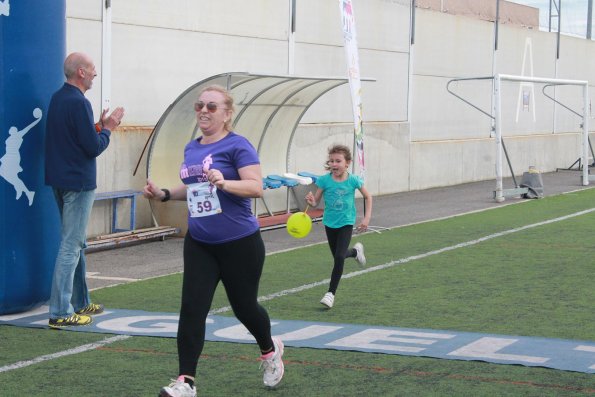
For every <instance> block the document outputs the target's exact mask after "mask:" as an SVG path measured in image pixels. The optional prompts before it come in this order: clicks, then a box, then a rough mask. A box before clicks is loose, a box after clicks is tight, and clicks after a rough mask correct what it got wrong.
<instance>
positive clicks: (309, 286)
mask: <svg viewBox="0 0 595 397" xmlns="http://www.w3.org/2000/svg"><path fill="white" fill-rule="evenodd" d="M593 211H595V208H590V209H588V210H584V211H579V212H575V213H574V214H569V215H565V216H561V217H559V218H554V219H549V220H546V221H543V222H538V223H533V224H531V225H525V226H521V227H517V228H514V229H509V230H505V231H502V232H498V233H494V234H490V235H488V236H484V237H481V238H478V239H475V240H470V241H467V242H464V243H459V244H455V245H451V246H449V247H444V248H440V249H437V250H434V251H429V252H426V253H424V254H419V255H413V256H410V257H407V258H403V259H398V260H394V261H390V262H388V263H385V264H383V265H378V266H373V267H369V268H366V269H363V270H358V271H355V272H351V273H347V274H344V275H343V277H342V278H352V277H357V276H360V275H362V274H366V273H370V272H375V271H378V270H383V269H388V268H390V267H394V266H396V265H401V264H403V263H408V262H411V261H414V260H417V259H423V258H427V257H430V256H433V255H438V254H441V253H443V252H448V251H453V250H455V249H459V248H464V247H469V246H472V245H476V244H479V243H481V242H484V241H488V240H492V239H494V238H497V237H502V236H506V235H508V234H512V233H516V232H520V231H523V230H527V229H532V228H535V227H539V226H544V225H548V224H551V223H555V222H560V221H564V220H566V219H570V218H574V217H577V216H581V215H585V214H588V213H591V212H593ZM329 281H330V279H324V280H321V281H317V282H314V283H310V284H305V285H302V286H299V287H296V288H290V289H286V290H283V291H279V292H275V293H273V294H269V295H265V296H261V297H259V298H258V301H259V302H264V301H268V300H272V299H275V298H279V297H282V296H286V295H290V294H294V293H297V292H301V291H305V290H308V289H312V288H315V287H318V286H320V285H326V284H328V283H329ZM230 310H231V306H225V307H222V308H219V309H215V310H211V311H210V312H209V314H217V313H225V312H228V311H230ZM128 338H131V336H129V335H118V336H114V337H111V338H107V339H104V340H102V341H100V342H96V343H91V344H87V345H83V346H79V347H77V348H74V349H69V350H64V351H62V352H57V353H53V354H48V355H45V356H40V357H37V358H34V359H32V360H27V361H20V362H17V363H14V364H10V365H6V366H4V367H0V373H2V372H7V371H10V370H13V369H19V368H23V367H27V366H29V365H33V364H37V363H40V362H43V361H48V360H53V359H55V358H59V357H64V356H69V355H72V354H77V353H83V352H86V351H89V350H93V349H96V348H98V347H101V346H105V345H108V344H110V343H113V342H117V341H120V340H124V339H128Z"/></svg>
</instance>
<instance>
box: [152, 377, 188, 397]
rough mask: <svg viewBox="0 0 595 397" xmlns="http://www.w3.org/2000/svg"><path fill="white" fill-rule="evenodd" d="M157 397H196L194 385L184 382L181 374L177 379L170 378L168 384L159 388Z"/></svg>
mask: <svg viewBox="0 0 595 397" xmlns="http://www.w3.org/2000/svg"><path fill="white" fill-rule="evenodd" d="M159 397H196V387H194V386H190V385H189V384H188V383H186V382H184V377H183V376H179V377H178V379H175V380H174V379H172V382H171V383H170V384H169V386H165V387H162V388H161V391H160V392H159Z"/></svg>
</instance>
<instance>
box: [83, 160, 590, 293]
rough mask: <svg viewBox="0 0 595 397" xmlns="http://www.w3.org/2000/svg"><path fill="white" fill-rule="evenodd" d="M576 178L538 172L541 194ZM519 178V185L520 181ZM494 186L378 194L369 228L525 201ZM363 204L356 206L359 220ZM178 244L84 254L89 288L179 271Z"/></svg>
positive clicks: (313, 237)
mask: <svg viewBox="0 0 595 397" xmlns="http://www.w3.org/2000/svg"><path fill="white" fill-rule="evenodd" d="M580 176H581V174H580V173H579V172H577V171H560V172H552V173H546V174H542V178H543V186H544V195H545V196H550V195H557V194H560V193H565V192H570V191H575V190H581V189H586V188H590V187H591V186H582V185H581V178H580ZM517 180H518V181H520V179H519V178H517ZM495 186H496V184H495V181H494V180H489V181H482V182H474V183H466V184H463V185H456V186H448V187H441V188H433V189H427V190H420V191H413V192H403V193H396V194H391V195H385V196H377V197H374V201H373V211H372V220H371V222H370V225H371V226H373V227H378V228H392V227H397V226H403V225H408V224H412V223H419V222H423V221H429V220H433V219H439V218H444V217H449V216H454V215H460V214H464V213H467V212H472V211H478V210H485V209H490V208H497V207H500V206H503V205H510V204H513V203H519V202H521V201H526V200H524V199H521V198H507V199H506V200H505V201H504V202H502V203H496V202H495V201H494V199H493V191H494V189H495ZM512 187H513V182H512V181H511V180H505V181H504V188H505V189H509V188H512ZM361 204H362V203H361V202H358V206H359V207H360V208H359V211H358V214H359V215H360V216H361V213H362V210H361ZM262 236H263V239H264V241H265V246H266V250H267V253H269V254H270V253H273V252H279V251H283V250H287V249H292V248H297V247H301V246H305V245H310V244H316V243H326V236H325V234H324V227H323V226H322V224H321V223H320V222H317V223H315V224H314V225H313V227H312V231H311V233H310V234H309V235H308V236H307V237H305V238H303V239H295V238H292V237H291V236H289V235H288V234H287V232H286V230H285V229H284V228H280V229H275V230H267V231H263V232H262ZM182 245H183V239H182V238H179V237H174V238H167V239H165V241H151V242H144V243H141V244H137V245H131V246H126V247H120V248H115V249H111V250H106V251H98V252H92V253H88V254H87V276H88V285H89V288H91V289H96V288H102V287H106V286H110V285H117V284H121V283H125V282H129V281H131V280H138V279H146V278H151V277H157V276H162V275H166V274H171V273H176V272H181V271H182Z"/></svg>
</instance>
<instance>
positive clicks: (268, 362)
mask: <svg viewBox="0 0 595 397" xmlns="http://www.w3.org/2000/svg"><path fill="white" fill-rule="evenodd" d="M273 344H274V345H275V351H272V352H270V353H267V354H264V355H262V356H260V360H261V361H262V363H260V368H262V369H263V371H264V374H263V375H262V381H263V382H264V385H265V386H267V387H275V386H277V385H278V384H279V382H281V378H283V373H285V366H284V365H283V348H284V346H283V342H281V340H280V339H278V338H273Z"/></svg>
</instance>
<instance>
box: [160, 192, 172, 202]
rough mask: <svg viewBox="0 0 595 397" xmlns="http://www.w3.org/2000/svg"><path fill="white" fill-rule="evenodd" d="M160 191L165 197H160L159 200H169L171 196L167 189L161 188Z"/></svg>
mask: <svg viewBox="0 0 595 397" xmlns="http://www.w3.org/2000/svg"><path fill="white" fill-rule="evenodd" d="M161 191H162V192H163V193H165V197H163V198H162V199H161V202H162V203H165V202H166V201H169V199H170V198H171V196H170V194H169V190H167V189H161Z"/></svg>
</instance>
